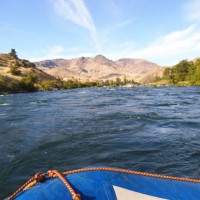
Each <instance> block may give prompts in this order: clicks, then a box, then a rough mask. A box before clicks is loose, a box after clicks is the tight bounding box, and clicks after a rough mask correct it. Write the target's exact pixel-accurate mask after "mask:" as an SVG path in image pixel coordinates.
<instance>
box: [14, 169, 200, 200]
mask: <svg viewBox="0 0 200 200" xmlns="http://www.w3.org/2000/svg"><path fill="white" fill-rule="evenodd" d="M86 169H87V168H86ZM91 169H92V170H90V169H88V170H83V171H79V172H76V171H78V170H75V172H73V171H72V173H71V174H68V175H63V177H64V178H65V179H66V180H67V181H68V183H69V184H70V186H71V187H72V188H73V190H74V191H75V193H76V194H79V195H80V199H81V200H136V199H137V200H163V199H176V200H179V199H180V200H199V199H200V180H194V179H193V180H192V179H187V178H176V177H169V176H161V175H154V174H146V173H140V172H135V171H130V170H121V169H112V168H99V169H98V168H91ZM131 172H133V173H131ZM14 199H17V200H27V199H30V200H47V199H48V200H58V199H59V200H62V199H68V200H72V199H73V197H72V194H71V192H70V190H69V188H67V187H66V186H65V184H64V183H63V181H62V180H61V179H60V178H59V177H56V178H50V177H48V176H47V179H46V180H45V181H44V182H41V183H37V184H35V185H34V186H32V187H31V188H29V189H27V190H24V191H22V192H20V193H19V194H18V195H17V196H16V197H15V198H14ZM77 199H78V198H77Z"/></svg>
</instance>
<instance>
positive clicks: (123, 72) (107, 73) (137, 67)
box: [35, 55, 164, 83]
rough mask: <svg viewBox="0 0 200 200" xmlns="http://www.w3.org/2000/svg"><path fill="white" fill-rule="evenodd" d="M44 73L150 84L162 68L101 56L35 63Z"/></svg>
mask: <svg viewBox="0 0 200 200" xmlns="http://www.w3.org/2000/svg"><path fill="white" fill-rule="evenodd" d="M35 64H36V66H37V67H38V68H39V69H41V70H43V71H44V72H46V73H48V74H51V75H54V76H56V77H61V78H63V79H71V78H72V77H73V78H77V79H81V80H111V79H116V78H117V77H119V78H123V77H126V78H127V79H134V80H135V81H137V82H145V83H148V82H151V81H152V79H153V78H154V77H155V76H162V74H163V71H164V68H163V67H160V66H158V65H156V64H154V63H151V62H149V61H146V60H142V59H130V58H124V59H120V60H118V61H112V60H109V59H107V58H106V57H104V56H102V55H97V56H96V57H94V58H91V57H81V58H74V59H68V60H66V59H54V60H45V61H41V62H36V63H35Z"/></svg>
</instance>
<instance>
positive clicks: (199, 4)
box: [184, 0, 200, 22]
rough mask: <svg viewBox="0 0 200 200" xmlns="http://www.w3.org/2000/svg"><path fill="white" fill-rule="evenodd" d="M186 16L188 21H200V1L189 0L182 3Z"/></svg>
mask: <svg viewBox="0 0 200 200" xmlns="http://www.w3.org/2000/svg"><path fill="white" fill-rule="evenodd" d="M184 11H185V14H186V18H187V19H188V20H190V21H197V22H200V1H199V0H189V1H187V3H186V4H184Z"/></svg>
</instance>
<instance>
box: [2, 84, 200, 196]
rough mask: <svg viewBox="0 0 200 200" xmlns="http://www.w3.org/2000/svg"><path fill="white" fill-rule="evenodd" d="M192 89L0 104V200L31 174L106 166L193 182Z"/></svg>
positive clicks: (196, 99) (195, 101)
mask: <svg viewBox="0 0 200 200" xmlns="http://www.w3.org/2000/svg"><path fill="white" fill-rule="evenodd" d="M199 161H200V87H163V88H151V87H136V88H120V87H118V88H89V89H73V90H62V91H51V92H37V93H24V94H10V95H1V96H0V198H5V197H6V196H8V195H9V194H11V193H12V192H14V191H15V190H16V189H17V188H18V187H19V186H21V185H22V184H23V183H24V182H25V181H27V180H28V179H29V178H30V177H31V176H32V175H34V174H35V173H36V172H39V171H41V172H46V171H47V170H49V169H57V170H59V171H67V170H70V169H76V168H82V167H87V166H111V167H118V168H125V169H133V170H138V171H143V172H150V173H158V174H166V175H174V176H182V177H191V178H200V162H199Z"/></svg>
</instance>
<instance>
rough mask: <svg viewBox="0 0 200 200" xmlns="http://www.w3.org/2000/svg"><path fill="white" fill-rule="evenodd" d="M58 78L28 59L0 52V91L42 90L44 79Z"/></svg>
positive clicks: (54, 79) (52, 79)
mask: <svg viewBox="0 0 200 200" xmlns="http://www.w3.org/2000/svg"><path fill="white" fill-rule="evenodd" d="M56 80H57V79H56V78H55V77H53V76H51V75H49V74H47V73H45V72H43V71H42V70H40V69H38V68H37V67H36V66H35V64H34V63H31V62H29V61H28V60H23V59H19V58H17V57H15V56H12V55H10V54H0V93H4V92H26V91H34V90H40V89H42V83H43V81H56Z"/></svg>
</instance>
